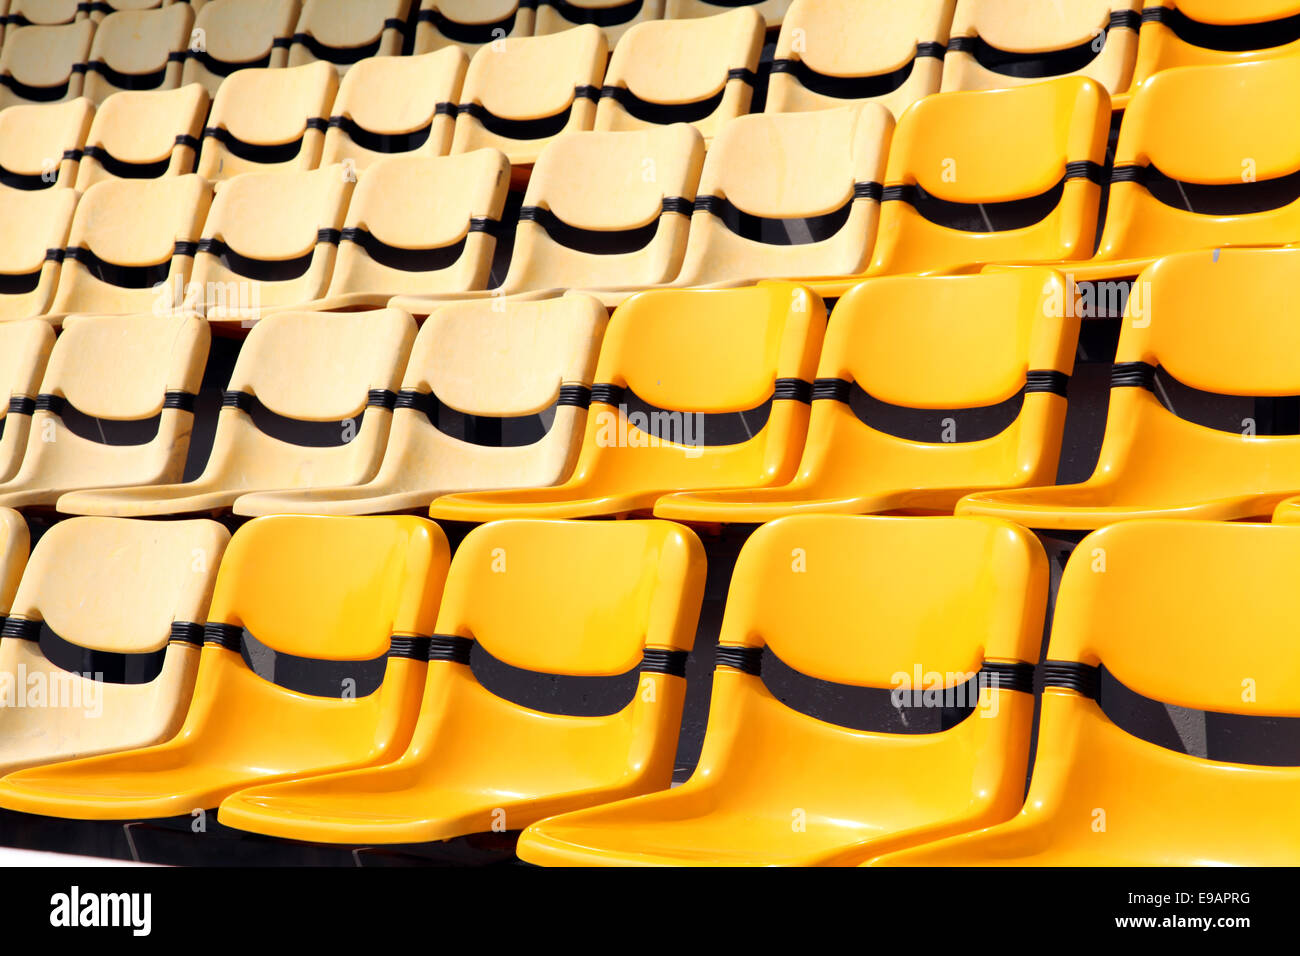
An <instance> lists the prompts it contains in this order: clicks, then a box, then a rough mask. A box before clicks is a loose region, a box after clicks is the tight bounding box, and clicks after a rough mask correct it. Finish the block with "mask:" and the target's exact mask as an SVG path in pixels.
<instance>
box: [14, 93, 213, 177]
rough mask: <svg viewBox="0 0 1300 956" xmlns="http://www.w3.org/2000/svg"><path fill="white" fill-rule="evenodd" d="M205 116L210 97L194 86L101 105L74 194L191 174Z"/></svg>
mask: <svg viewBox="0 0 1300 956" xmlns="http://www.w3.org/2000/svg"><path fill="white" fill-rule="evenodd" d="M3 115H4V114H0V116H3ZM207 115H208V94H207V93H206V92H205V91H204V89H203V87H201V86H199V85H198V84H197V83H195V84H191V85H189V86H182V87H181V88H180V89H176V90H167V91H156V90H146V91H142V92H138V93H137V92H123V93H115V94H114V95H113V96H111V97H109V98H108V99H107V100H105V101H104V103H103V104H101V105H100V107H99V111H98V112H97V113H96V114H95V121H94V123H92V124H91V127H90V132H89V134H88V135H87V136H86V148H85V152H84V155H83V156H82V159H81V164H80V166H79V168H78V169H77V180H76V181H77V189H79V190H80V191H81V192H85V191H86V190H87V189H89V188H90V187H91V186H93V185H95V184H96V183H99V182H104V181H105V180H112V179H160V178H162V177H164V176H183V175H185V174H186V173H192V172H194V167H195V159H196V158H197V154H198V148H199V140H200V138H201V137H202V136H203V121H204V119H205V118H206V117H207Z"/></svg>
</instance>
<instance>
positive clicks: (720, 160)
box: [677, 103, 894, 285]
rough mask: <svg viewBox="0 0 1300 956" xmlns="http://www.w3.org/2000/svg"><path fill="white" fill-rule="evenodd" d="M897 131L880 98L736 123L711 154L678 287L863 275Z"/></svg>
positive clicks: (726, 129) (716, 142) (724, 132)
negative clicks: (829, 108) (869, 101)
mask: <svg viewBox="0 0 1300 956" xmlns="http://www.w3.org/2000/svg"><path fill="white" fill-rule="evenodd" d="M893 130H894V118H893V116H891V115H890V113H889V111H888V110H887V109H885V108H884V107H883V106H881V105H879V104H877V103H866V104H863V105H861V106H845V107H842V108H840V109H835V110H819V111H816V112H807V113H768V114H762V115H756V116H741V117H739V118H737V119H735V120H733V121H732V122H730V123H728V124H727V125H726V127H724V128H723V130H722V132H720V133H719V134H718V136H717V138H716V139H715V140H714V141H713V145H712V146H711V147H710V148H709V152H708V155H707V156H706V157H705V160H704V169H703V172H701V174H700V187H699V190H698V193H697V196H696V199H695V213H694V215H693V216H692V217H691V226H690V234H689V237H688V238H687V241H686V258H685V261H684V262H683V263H682V271H681V275H680V276H679V278H678V280H677V284H678V285H705V284H708V283H710V282H720V281H728V280H735V279H754V278H776V277H781V276H833V275H857V274H859V273H861V272H862V271H863V270H864V269H865V268H866V267H867V264H868V262H870V257H871V247H872V244H873V243H874V242H875V238H876V222H877V220H878V219H879V217H880V191H881V185H880V184H881V182H882V181H883V179H884V176H885V161H886V158H887V157H888V155H889V140H890V137H891V135H892V134H893Z"/></svg>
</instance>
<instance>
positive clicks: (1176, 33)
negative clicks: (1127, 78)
mask: <svg viewBox="0 0 1300 956" xmlns="http://www.w3.org/2000/svg"><path fill="white" fill-rule="evenodd" d="M1297 52H1300V2H1297V0H1249V2H1241V0H1239V2H1236V3H1218V2H1216V0H1147V2H1146V6H1145V8H1144V9H1143V10H1142V33H1141V36H1140V37H1139V41H1138V54H1137V65H1136V67H1135V68H1134V70H1133V89H1134V90H1136V89H1137V87H1138V86H1139V84H1141V83H1143V82H1145V81H1146V80H1148V79H1150V78H1151V77H1152V76H1154V75H1156V74H1157V73H1163V72H1164V71H1165V70H1171V69H1173V68H1174V67H1178V66H1224V65H1226V64H1229V63H1244V62H1248V61H1252V60H1261V59H1272V58H1274V57H1279V56H1291V55H1293V54H1295V53H1297Z"/></svg>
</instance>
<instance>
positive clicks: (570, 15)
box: [533, 0, 664, 50]
mask: <svg viewBox="0 0 1300 956" xmlns="http://www.w3.org/2000/svg"><path fill="white" fill-rule="evenodd" d="M663 12H664V0H537V19H536V21H535V23H534V25H533V31H534V32H535V33H536V34H537V36H539V37H540V36H546V35H547V34H551V33H560V32H561V31H563V30H568V29H570V28H572V27H574V26H577V25H580V24H588V23H591V24H595V25H596V26H598V27H600V29H601V30H602V32H604V34H605V39H606V40H608V41H609V48H610V49H611V50H612V49H614V47H616V46H617V45H618V41H619V40H620V39H621V38H622V36H623V34H624V33H626V32H627V31H628V30H629V29H630V28H631V27H634V26H636V25H637V24H638V23H644V22H645V21H647V20H659V19H661V18H662V17H663Z"/></svg>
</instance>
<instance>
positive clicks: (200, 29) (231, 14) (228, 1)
mask: <svg viewBox="0 0 1300 956" xmlns="http://www.w3.org/2000/svg"><path fill="white" fill-rule="evenodd" d="M299 12H300V8H299V4H298V0H211V2H209V3H206V4H204V5H203V8H202V9H199V10H196V13H197V14H198V16H197V17H195V20H194V33H195V36H194V38H193V39H192V40H191V42H190V44H189V49H188V50H187V51H186V55H185V69H184V71H183V72H182V73H181V82H182V83H186V84H188V83H199V84H201V85H202V86H203V88H204V89H206V90H207V91H208V95H209V96H213V97H215V96H216V95H217V90H218V89H220V88H221V84H222V83H223V82H224V81H225V79H226V77H228V76H230V74H232V73H234V72H236V71H238V70H244V69H249V68H262V69H265V68H268V67H282V66H284V65H285V64H286V63H288V62H289V44H290V43H291V42H292V39H293V28H294V25H295V24H296V23H297V22H298V14H299Z"/></svg>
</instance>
